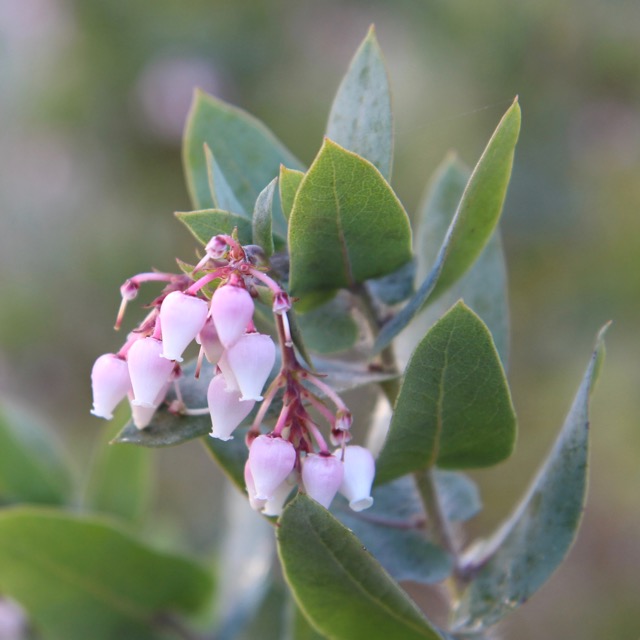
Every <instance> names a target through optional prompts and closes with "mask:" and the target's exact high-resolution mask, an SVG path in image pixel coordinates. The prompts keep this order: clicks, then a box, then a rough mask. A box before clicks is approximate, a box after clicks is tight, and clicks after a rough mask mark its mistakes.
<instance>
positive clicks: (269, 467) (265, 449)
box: [249, 435, 296, 500]
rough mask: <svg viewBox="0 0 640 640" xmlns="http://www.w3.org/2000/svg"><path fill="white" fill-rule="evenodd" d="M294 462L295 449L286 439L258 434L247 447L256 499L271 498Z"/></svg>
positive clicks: (291, 468)
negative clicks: (249, 446)
mask: <svg viewBox="0 0 640 640" xmlns="http://www.w3.org/2000/svg"><path fill="white" fill-rule="evenodd" d="M295 462H296V450H295V449H294V448H293V445H292V444H291V443H290V442H289V441H288V440H284V439H283V438H280V437H278V436H276V437H272V436H266V435H261V436H258V437H257V438H256V439H255V440H254V441H253V442H252V443H251V448H250V449H249V465H250V467H251V475H252V476H253V481H254V484H255V488H256V499H257V500H270V499H271V498H273V496H274V494H275V492H276V489H277V488H278V486H279V485H280V484H281V483H282V482H283V481H284V480H285V478H286V477H287V476H288V475H289V474H290V473H291V471H292V470H293V467H294V465H295Z"/></svg>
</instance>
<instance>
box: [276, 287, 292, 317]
mask: <svg viewBox="0 0 640 640" xmlns="http://www.w3.org/2000/svg"><path fill="white" fill-rule="evenodd" d="M289 309H291V300H290V299H289V295H288V294H287V293H286V292H285V291H280V292H278V293H276V295H275V296H274V297H273V313H276V314H278V315H282V314H283V313H286V312H287V311H289Z"/></svg>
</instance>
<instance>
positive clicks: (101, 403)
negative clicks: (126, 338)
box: [91, 353, 131, 420]
mask: <svg viewBox="0 0 640 640" xmlns="http://www.w3.org/2000/svg"><path fill="white" fill-rule="evenodd" d="M91 387H92V391H93V409H91V413H92V414H93V415H94V416H98V418H105V419H106V420H111V418H113V413H112V412H113V410H114V409H115V408H116V407H117V406H118V404H120V402H121V401H122V400H124V398H125V397H126V395H127V391H129V389H130V388H131V379H130V378H129V369H128V367H127V363H126V362H125V360H124V359H123V358H120V357H119V356H117V355H115V354H113V353H105V354H104V355H102V356H100V357H99V358H98V359H97V360H96V361H95V364H94V365H93V369H92V370H91Z"/></svg>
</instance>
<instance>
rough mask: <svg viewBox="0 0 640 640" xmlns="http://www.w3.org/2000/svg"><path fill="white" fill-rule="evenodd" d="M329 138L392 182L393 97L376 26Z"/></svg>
mask: <svg viewBox="0 0 640 640" xmlns="http://www.w3.org/2000/svg"><path fill="white" fill-rule="evenodd" d="M326 135H327V137H328V138H331V140H335V141H336V142H337V143H338V144H339V145H341V146H342V147H344V148H345V149H349V151H353V152H354V153H357V154H358V155H360V156H362V157H363V158H366V159H367V160H369V162H371V163H372V164H374V165H375V166H376V167H377V168H378V170H379V171H380V173H381V174H382V175H383V176H384V177H385V178H386V179H387V180H389V178H390V177H391V163H392V160H393V123H392V118H391V95H390V91H389V80H388V78H387V72H386V70H385V68H384V62H383V60H382V52H381V51H380V46H379V45H378V41H377V39H376V34H375V29H374V28H373V26H372V27H371V28H370V29H369V32H368V33H367V37H366V38H365V39H364V40H363V42H362V44H361V45H360V47H359V48H358V51H357V52H356V54H355V56H354V57H353V60H352V61H351V64H350V66H349V70H348V71H347V73H346V75H345V77H344V78H343V80H342V83H341V84H340V87H339V89H338V93H337V94H336V97H335V99H334V101H333V105H332V107H331V113H330V114H329V122H328V124H327V134H326Z"/></svg>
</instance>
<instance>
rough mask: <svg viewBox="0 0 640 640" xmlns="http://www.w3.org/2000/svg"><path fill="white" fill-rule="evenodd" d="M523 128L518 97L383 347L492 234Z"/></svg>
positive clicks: (379, 345)
mask: <svg viewBox="0 0 640 640" xmlns="http://www.w3.org/2000/svg"><path fill="white" fill-rule="evenodd" d="M519 132H520V107H519V105H518V102H517V101H515V102H514V103H513V105H512V106H511V107H510V108H509V109H508V111H507V112H506V113H505V115H504V116H503V117H502V120H500V123H499V124H498V127H497V128H496V130H495V132H494V134H493V136H492V137H491V139H490V140H489V143H488V144H487V146H486V148H485V150H484V152H483V153H482V156H481V157H480V160H478V163H477V165H476V167H475V169H474V170H473V172H472V174H471V177H470V178H469V182H468V183H467V185H466V187H465V189H464V193H463V195H462V199H461V201H460V204H459V205H458V209H457V211H456V214H455V216H454V218H453V220H452V221H451V224H450V226H449V229H448V231H447V233H446V236H445V239H444V241H443V243H442V245H441V246H440V249H439V252H438V255H437V258H436V260H435V262H434V264H433V266H432V268H431V270H430V271H429V274H428V275H427V276H426V278H425V279H424V281H423V282H422V284H421V285H420V287H419V288H418V290H417V292H416V293H415V295H414V296H413V297H412V298H411V299H410V300H409V302H408V303H407V304H406V305H405V306H404V307H403V309H402V310H401V311H400V312H399V313H398V314H397V315H396V316H395V317H394V318H392V319H391V320H390V321H389V322H388V323H387V324H386V325H385V326H384V327H383V328H382V331H381V332H380V334H379V335H378V338H377V340H376V345H375V351H380V350H381V349H383V348H384V347H385V346H387V345H388V344H389V343H390V342H391V340H392V339H393V338H394V337H395V336H397V335H398V334H399V333H400V332H401V331H402V330H403V329H404V328H405V327H406V326H407V325H408V324H409V322H411V320H412V319H413V317H414V316H415V315H416V313H418V312H419V311H420V310H421V309H422V308H423V307H424V305H425V303H426V302H427V300H428V299H429V298H430V297H434V298H435V297H436V296H438V295H440V294H441V293H443V292H444V291H445V290H446V289H448V288H449V287H450V286H451V285H452V284H453V283H454V282H456V281H457V280H458V279H459V278H461V277H462V275H464V273H465V272H466V271H467V270H468V269H469V268H470V267H471V265H472V264H473V263H474V262H475V260H476V259H477V258H478V256H479V255H480V253H481V252H482V250H483V248H484V247H485V245H486V244H487V242H488V241H489V238H490V237H491V235H492V234H493V232H494V230H495V228H496V226H497V224H498V221H499V219H500V214H501V213H502V206H503V204H504V199H505V196H506V193H507V186H508V184H509V179H510V177H511V168H512V166H513V156H514V151H515V146H516V143H517V141H518V134H519Z"/></svg>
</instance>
